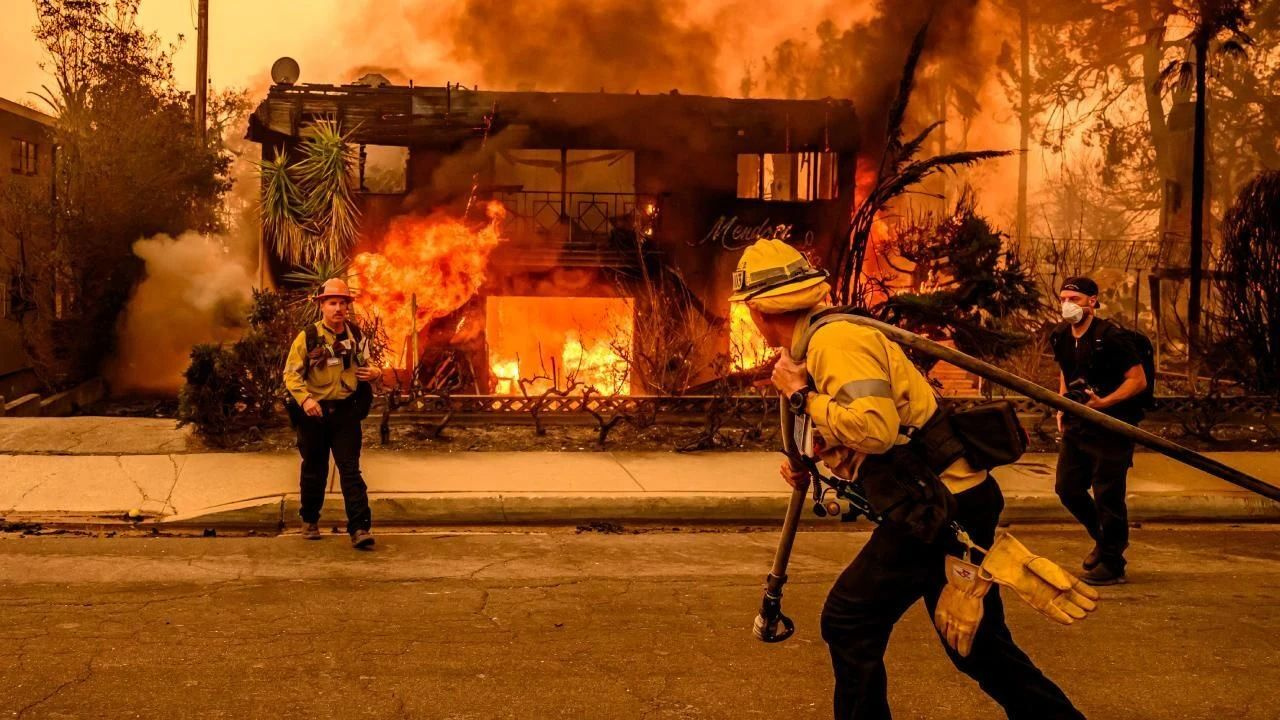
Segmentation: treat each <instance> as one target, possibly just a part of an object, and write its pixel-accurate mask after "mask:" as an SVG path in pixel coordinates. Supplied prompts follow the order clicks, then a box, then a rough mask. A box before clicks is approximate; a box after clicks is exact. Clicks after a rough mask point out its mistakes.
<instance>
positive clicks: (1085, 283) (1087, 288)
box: [1062, 277, 1098, 297]
mask: <svg viewBox="0 0 1280 720" xmlns="http://www.w3.org/2000/svg"><path fill="white" fill-rule="evenodd" d="M1062 289H1063V290H1072V291H1074V292H1078V293H1083V294H1085V295H1088V296H1089V297H1096V296H1097V295H1098V283H1096V282H1094V281H1093V280H1091V279H1089V278H1087V277H1069V278H1067V279H1066V280H1065V281H1063V283H1062Z"/></svg>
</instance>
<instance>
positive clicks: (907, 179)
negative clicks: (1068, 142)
mask: <svg viewBox="0 0 1280 720" xmlns="http://www.w3.org/2000/svg"><path fill="white" fill-rule="evenodd" d="M928 30H929V25H928V23H926V24H925V25H924V27H922V28H920V31H919V32H917V33H916V37H915V40H914V41H913V42H912V44H911V50H910V52H909V53H907V62H906V66H905V67H904V68H903V71H902V81H901V82H900V83H899V85H898V93H897V96H896V97H895V98H894V101H893V105H891V106H890V107H889V116H888V132H887V135H886V138H885V145H884V152H883V154H882V155H881V156H880V167H879V170H878V172H877V173H876V181H875V184H874V185H873V186H872V187H871V189H870V190H869V191H868V192H867V196H866V197H865V198H863V200H862V202H861V203H860V204H859V205H858V207H857V208H856V209H855V210H854V212H853V218H852V220H851V222H850V226H849V240H848V242H847V243H845V244H844V245H842V246H841V247H840V248H839V249H838V250H837V252H836V258H835V263H834V268H835V281H836V288H835V293H834V294H835V300H836V302H837V303H838V304H841V305H849V304H859V305H861V304H862V302H863V293H862V291H861V286H860V283H861V278H862V263H863V260H864V259H865V257H866V252H867V242H868V240H869V239H870V238H871V228H872V224H873V223H874V222H875V219H876V217H877V216H878V215H879V214H880V211H881V210H883V209H884V207H885V206H886V205H887V204H888V203H889V202H890V201H891V200H893V199H894V198H896V197H898V196H899V195H902V194H903V193H905V192H906V191H907V190H908V189H910V188H911V187H912V186H913V185H916V184H918V183H920V182H922V181H923V180H925V179H926V178H928V177H930V176H932V175H934V174H936V173H939V172H942V171H954V170H955V169H957V168H961V167H968V166H970V165H974V164H976V163H978V162H981V161H983V160H987V159H990V158H997V157H1001V156H1004V155H1009V154H1010V152H1009V151H1007V150H976V151H966V152H956V153H947V154H945V155H936V156H934V157H931V158H927V159H923V160H917V159H916V153H918V152H920V148H921V147H923V146H924V143H925V141H926V140H928V139H929V136H930V135H931V134H932V133H933V131H934V130H936V129H937V128H938V126H939V125H941V123H940V122H936V123H934V124H932V125H930V126H929V127H927V128H925V129H924V130H923V131H922V132H921V133H920V134H919V135H916V136H915V137H914V138H911V139H910V140H907V141H906V142H904V141H903V127H902V126H903V122H904V121H905V119H906V115H907V105H908V103H909V101H910V100H911V91H912V89H913V88H914V87H915V77H916V67H917V65H919V62H920V55H921V54H922V53H923V51H924V41H925V36H926V34H927V32H928Z"/></svg>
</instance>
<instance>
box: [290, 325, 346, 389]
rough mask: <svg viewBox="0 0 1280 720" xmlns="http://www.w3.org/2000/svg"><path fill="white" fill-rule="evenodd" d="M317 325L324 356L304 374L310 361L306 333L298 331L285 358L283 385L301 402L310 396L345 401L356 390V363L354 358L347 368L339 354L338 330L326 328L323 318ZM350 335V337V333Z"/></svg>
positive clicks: (320, 349) (321, 350) (321, 352)
mask: <svg viewBox="0 0 1280 720" xmlns="http://www.w3.org/2000/svg"><path fill="white" fill-rule="evenodd" d="M316 328H317V329H318V330H319V331H320V339H321V341H322V343H323V345H322V346H321V347H320V348H317V350H319V351H320V354H321V355H322V356H323V357H321V358H319V359H318V360H316V361H315V362H313V363H312V366H311V370H310V371H309V372H306V373H303V370H304V369H305V368H306V367H307V362H308V358H307V334H306V332H300V333H298V337H296V338H294V339H293V345H292V346H291V347H290V348H289V355H288V356H287V357H286V358H285V361H284V386H285V388H286V389H287V390H288V391H289V394H290V395H292V396H293V399H294V400H296V401H297V402H298V404H299V405H301V404H302V402H303V401H304V400H306V399H307V398H311V399H312V400H316V401H319V400H343V399H345V398H346V397H347V396H349V395H350V394H351V393H353V392H355V389H356V382H357V381H356V363H355V362H354V361H353V362H350V363H347V365H350V367H344V366H343V362H342V360H341V358H339V357H337V356H336V354H337V351H338V348H335V345H334V343H336V342H337V341H338V335H337V333H335V332H334V331H332V330H330V329H329V328H328V327H326V326H325V324H324V321H323V320H321V321H319V322H317V323H316ZM347 335H348V337H350V333H347ZM334 360H336V361H337V362H336V363H335V362H333V361H334ZM304 374H305V379H304V377H303V376H304Z"/></svg>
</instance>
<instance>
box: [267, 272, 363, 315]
mask: <svg viewBox="0 0 1280 720" xmlns="http://www.w3.org/2000/svg"><path fill="white" fill-rule="evenodd" d="M349 266H350V263H349V262H348V261H347V260H345V259H343V260H329V259H320V260H314V261H311V262H308V263H305V264H303V265H302V266H301V267H300V268H298V269H297V270H294V271H293V272H288V273H285V274H284V276H283V278H282V279H283V280H284V281H285V284H287V285H289V286H291V287H292V288H293V291H294V292H293V295H294V298H293V305H294V306H295V307H296V309H297V311H298V312H299V313H300V314H301V316H302V318H303V319H304V320H305V321H306V322H315V321H316V320H318V319H319V318H320V314H319V310H318V309H317V308H316V304H315V303H314V302H312V301H311V299H312V298H313V297H315V295H316V292H317V291H318V290H319V289H320V287H321V286H322V285H324V284H325V282H326V281H328V280H332V279H334V278H337V279H339V280H342V281H343V282H350V281H351V275H350V273H349V272H348V268H349Z"/></svg>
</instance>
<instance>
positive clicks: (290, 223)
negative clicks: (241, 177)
mask: <svg viewBox="0 0 1280 720" xmlns="http://www.w3.org/2000/svg"><path fill="white" fill-rule="evenodd" d="M258 173H259V175H260V176H261V177H262V198H261V201H260V203H261V208H260V210H261V216H262V232H263V234H264V236H265V238H266V240H267V242H269V243H271V246H272V247H273V248H274V249H275V251H276V254H277V255H279V256H280V257H281V258H283V259H284V260H285V261H286V262H288V263H290V264H293V265H298V264H301V263H303V262H305V260H306V257H307V254H308V244H309V242H308V241H309V240H310V234H309V233H308V232H307V230H306V228H305V227H304V223H303V219H302V210H301V208H300V207H299V202H300V200H299V198H300V197H301V195H302V191H301V189H300V188H299V187H298V184H297V182H296V181H295V180H294V178H293V169H292V168H291V167H290V166H289V157H288V154H286V153H284V152H281V151H278V150H277V151H276V153H275V156H274V157H273V158H272V159H270V160H263V161H262V162H259V163H258Z"/></svg>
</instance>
